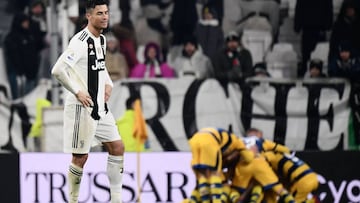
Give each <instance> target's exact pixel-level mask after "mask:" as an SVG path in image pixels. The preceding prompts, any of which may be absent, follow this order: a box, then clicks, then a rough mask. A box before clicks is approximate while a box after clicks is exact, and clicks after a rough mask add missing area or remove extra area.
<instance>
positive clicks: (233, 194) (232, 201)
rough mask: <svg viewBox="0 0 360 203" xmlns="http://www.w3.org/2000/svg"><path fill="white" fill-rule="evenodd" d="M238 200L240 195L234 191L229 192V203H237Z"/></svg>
mask: <svg viewBox="0 0 360 203" xmlns="http://www.w3.org/2000/svg"><path fill="white" fill-rule="evenodd" d="M239 199H240V193H239V192H238V191H236V190H231V192H230V201H229V202H230V203H237V202H239Z"/></svg>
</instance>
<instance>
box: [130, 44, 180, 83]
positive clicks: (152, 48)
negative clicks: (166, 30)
mask: <svg viewBox="0 0 360 203" xmlns="http://www.w3.org/2000/svg"><path fill="white" fill-rule="evenodd" d="M144 58H145V61H144V62H143V63H139V64H137V65H136V66H135V67H133V68H132V70H131V73H130V77H131V78H155V77H156V78H173V77H175V73H174V70H173V68H172V67H170V66H169V65H168V64H167V63H166V62H165V61H163V60H162V55H161V49H160V46H159V45H158V44H156V43H154V42H149V43H147V44H146V46H145V50H144Z"/></svg>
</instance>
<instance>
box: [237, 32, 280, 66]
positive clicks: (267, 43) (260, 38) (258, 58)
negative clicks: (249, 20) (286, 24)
mask: <svg viewBox="0 0 360 203" xmlns="http://www.w3.org/2000/svg"><path fill="white" fill-rule="evenodd" d="M272 40H273V39H272V34H271V31H260V30H247V29H245V30H244V32H243V35H242V38H241V42H242V44H243V45H244V47H245V48H247V49H248V50H249V51H250V53H251V56H252V59H253V64H256V63H259V62H263V61H264V57H265V55H266V53H267V52H268V51H269V49H270V47H271V44H272Z"/></svg>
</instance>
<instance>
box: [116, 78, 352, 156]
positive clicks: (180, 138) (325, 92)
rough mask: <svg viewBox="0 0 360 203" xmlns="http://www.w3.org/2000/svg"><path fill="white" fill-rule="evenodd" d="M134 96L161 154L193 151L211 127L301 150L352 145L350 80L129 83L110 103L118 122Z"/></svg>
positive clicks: (155, 81)
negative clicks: (248, 132)
mask: <svg viewBox="0 0 360 203" xmlns="http://www.w3.org/2000/svg"><path fill="white" fill-rule="evenodd" d="M264 83H266V84H267V85H264ZM119 87H120V88H119ZM124 89H127V90H128V91H126V90H125V91H124ZM145 89H146V91H145ZM151 90H152V91H151ZM129 94H139V95H141V99H142V104H143V106H144V108H143V109H144V115H145V118H146V121H147V124H148V127H149V128H150V129H151V130H152V131H149V132H150V136H149V137H150V145H151V147H152V149H153V150H155V151H158V150H164V151H177V150H179V151H184V150H185V151H188V150H189V148H188V143H187V139H188V138H189V137H190V136H191V135H192V133H193V132H194V131H196V130H198V129H200V128H202V127H208V126H216V127H222V128H225V129H226V128H229V127H230V126H231V127H232V129H233V131H234V132H235V133H236V134H239V135H241V134H242V133H243V131H244V129H247V128H249V127H259V128H261V129H263V131H264V133H265V135H264V136H265V138H269V139H273V140H274V141H276V142H279V143H283V144H286V145H287V146H289V147H290V148H291V149H293V150H297V151H301V150H304V149H311V150H332V149H343V148H346V146H347V145H346V144H347V135H348V132H347V127H348V118H349V113H350V108H349V106H348V99H349V94H350V85H349V83H348V82H347V81H345V80H319V81H316V80H304V81H297V80H285V81H279V80H273V79H269V80H266V81H261V80H255V79H253V80H249V81H248V82H247V83H244V84H242V86H239V85H238V84H237V83H226V84H222V83H220V82H219V81H217V80H213V79H209V80H206V81H197V80H170V79H166V80H146V81H138V80H128V81H126V80H125V81H123V82H122V83H121V84H120V85H115V86H114V90H113V97H112V98H110V102H109V106H110V108H111V109H112V110H113V113H114V115H115V117H119V116H121V115H122V112H124V109H125V105H119V104H123V103H125V100H126V99H127V98H128V96H129ZM114 95H116V96H114ZM164 140H167V141H164ZM175 140H176V143H175V142H174V141H175ZM159 148H160V149H159Z"/></svg>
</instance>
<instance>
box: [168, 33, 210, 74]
mask: <svg viewBox="0 0 360 203" xmlns="http://www.w3.org/2000/svg"><path fill="white" fill-rule="evenodd" d="M174 68H175V71H176V74H177V76H178V77H183V76H186V75H192V76H195V77H196V78H209V77H212V76H213V66H212V64H211V61H210V59H209V58H208V57H207V56H205V55H204V54H203V53H202V51H201V49H200V48H199V47H198V43H197V40H196V38H195V37H192V38H189V39H187V40H185V42H184V48H183V51H182V54H181V55H180V56H178V57H177V58H176V59H175V62H174Z"/></svg>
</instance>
